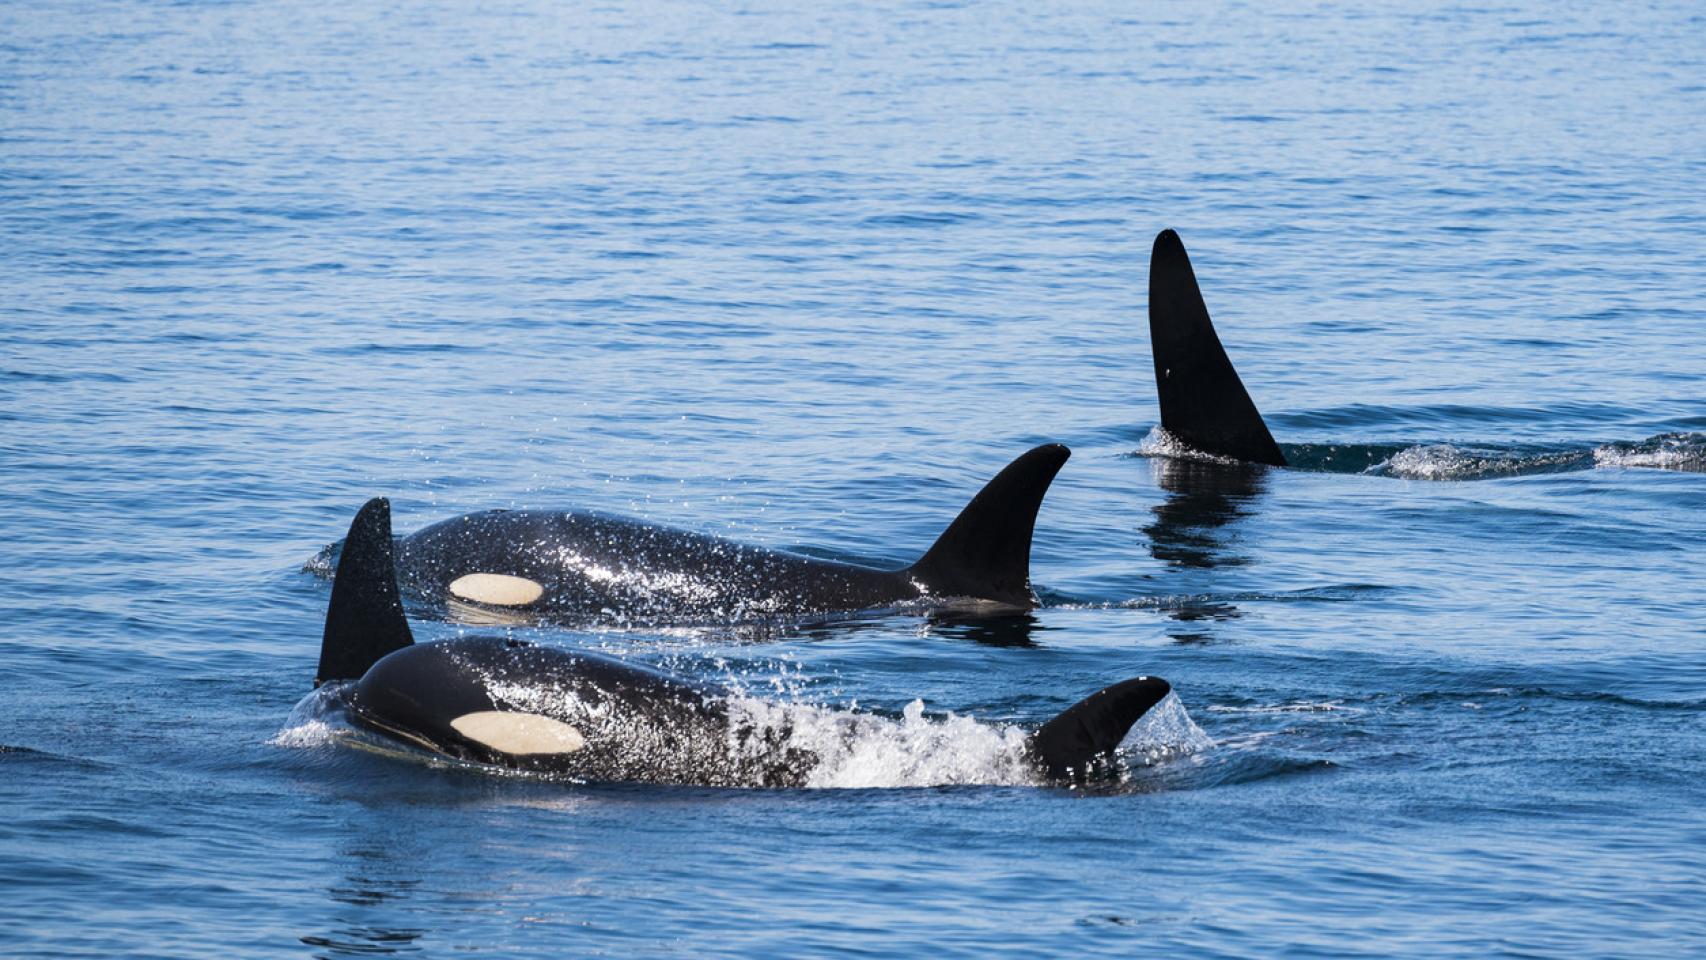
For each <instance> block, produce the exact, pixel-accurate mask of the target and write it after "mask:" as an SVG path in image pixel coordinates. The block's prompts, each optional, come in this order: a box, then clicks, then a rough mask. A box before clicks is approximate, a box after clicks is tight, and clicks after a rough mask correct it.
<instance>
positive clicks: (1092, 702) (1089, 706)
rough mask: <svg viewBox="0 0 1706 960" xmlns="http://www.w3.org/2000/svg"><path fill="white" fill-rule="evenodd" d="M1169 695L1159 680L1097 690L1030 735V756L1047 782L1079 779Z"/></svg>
mask: <svg viewBox="0 0 1706 960" xmlns="http://www.w3.org/2000/svg"><path fill="white" fill-rule="evenodd" d="M1172 689H1173V688H1172V687H1171V686H1169V685H1168V684H1167V681H1165V680H1163V679H1161V678H1160V677H1136V678H1133V679H1131V680H1126V681H1123V682H1121V683H1116V684H1114V685H1113V686H1111V687H1108V688H1106V689H1103V690H1098V691H1096V692H1095V693H1092V694H1091V695H1089V696H1088V697H1085V698H1084V699H1083V700H1080V701H1078V702H1077V703H1075V704H1073V705H1072V706H1070V707H1068V708H1066V710H1065V711H1063V712H1062V713H1061V714H1060V715H1059V716H1057V717H1055V718H1054V719H1053V720H1050V721H1049V722H1047V723H1045V724H1043V725H1042V728H1041V729H1039V730H1038V731H1037V732H1036V733H1034V734H1032V735H1031V752H1032V753H1033V754H1034V755H1035V756H1036V758H1037V760H1039V761H1040V762H1041V763H1042V766H1043V769H1044V770H1045V771H1047V773H1048V775H1049V776H1051V777H1054V778H1056V779H1067V778H1072V777H1082V776H1084V775H1085V774H1086V773H1088V772H1089V771H1090V766H1091V765H1092V764H1093V763H1094V762H1095V760H1096V758H1098V757H1101V756H1103V755H1105V754H1107V753H1109V752H1110V751H1112V750H1113V749H1114V748H1115V747H1117V746H1119V745H1120V741H1121V740H1124V739H1125V735H1126V734H1127V733H1129V732H1130V731H1131V725H1132V724H1134V723H1136V722H1137V721H1138V718H1139V717H1142V716H1143V715H1144V714H1146V713H1148V712H1149V708H1151V707H1153V706H1155V705H1156V704H1157V703H1160V702H1161V701H1162V700H1163V699H1164V698H1165V697H1166V696H1167V694H1168V693H1169V692H1171V691H1172Z"/></svg>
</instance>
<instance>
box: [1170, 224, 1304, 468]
mask: <svg viewBox="0 0 1706 960" xmlns="http://www.w3.org/2000/svg"><path fill="white" fill-rule="evenodd" d="M1149 344H1150V350H1151V351H1152V352H1153V353H1154V355H1155V387H1156V392H1157V393H1159V394H1160V397H1161V427H1162V429H1164V430H1166V431H1167V432H1168V433H1170V434H1172V435H1173V436H1174V437H1177V438H1178V439H1179V440H1181V441H1183V442H1184V443H1186V444H1188V445H1189V446H1191V447H1192V448H1194V449H1197V450H1201V451H1202V452H1204V453H1212V454H1217V455H1219V456H1223V457H1233V458H1236V459H1238V460H1247V461H1249V462H1251V463H1266V464H1270V465H1272V466H1276V467H1283V466H1285V454H1283V453H1281V452H1280V448H1279V445H1278V444H1276V443H1274V437H1273V434H1271V433H1269V432H1268V426H1267V424H1265V423H1263V422H1262V415H1261V414H1260V413H1258V412H1257V411H1256V404H1255V402H1254V401H1252V400H1251V399H1250V394H1249V393H1248V392H1247V391H1245V389H1244V383H1243V381H1241V380H1239V379H1238V371H1236V370H1234V369H1232V361H1231V360H1229V359H1227V356H1226V348H1224V347H1222V346H1221V345H1220V338H1219V337H1218V336H1216V335H1215V332H1214V323H1213V322H1211V321H1210V320H1209V318H1208V306H1207V305H1206V304H1204V303H1203V299H1202V290H1200V289H1199V288H1198V287H1197V276H1196V274H1195V273H1194V272H1193V271H1192V270H1191V258H1190V257H1189V256H1187V255H1186V254H1185V245H1184V243H1183V242H1182V241H1180V240H1179V235H1178V234H1177V233H1174V232H1173V231H1171V230H1163V231H1161V234H1160V236H1157V237H1156V238H1155V249H1154V250H1153V251H1151V253H1150V255H1149Z"/></svg>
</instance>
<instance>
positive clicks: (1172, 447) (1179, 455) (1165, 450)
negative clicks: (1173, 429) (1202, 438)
mask: <svg viewBox="0 0 1706 960" xmlns="http://www.w3.org/2000/svg"><path fill="white" fill-rule="evenodd" d="M1136 453H1137V456H1140V457H1168V458H1171V459H1174V460H1200V461H1202V462H1204V463H1223V464H1228V465H1242V464H1243V461H1242V460H1238V459H1236V458H1233V457H1223V456H1220V455H1218V454H1213V453H1205V452H1203V451H1201V450H1198V449H1197V448H1196V447H1193V446H1191V445H1190V444H1188V443H1186V442H1185V441H1183V440H1180V439H1179V438H1178V437H1175V436H1173V435H1172V434H1171V433H1168V432H1167V431H1166V430H1164V429H1162V428H1161V427H1159V426H1156V427H1153V428H1151V429H1150V431H1149V434H1148V435H1147V436H1145V437H1144V438H1143V439H1142V440H1141V441H1139V442H1138V444H1137V451H1136Z"/></svg>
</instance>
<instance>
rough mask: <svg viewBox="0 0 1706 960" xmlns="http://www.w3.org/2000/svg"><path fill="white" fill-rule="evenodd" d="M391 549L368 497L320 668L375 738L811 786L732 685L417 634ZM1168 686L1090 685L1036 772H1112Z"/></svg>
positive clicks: (328, 691)
mask: <svg viewBox="0 0 1706 960" xmlns="http://www.w3.org/2000/svg"><path fill="white" fill-rule="evenodd" d="M393 548H394V545H393V541H392V537H391V510H390V504H389V502H388V501H386V500H385V499H383V498H376V499H373V500H370V501H368V502H367V504H366V505H365V506H363V507H362V508H361V510H360V512H359V513H357V514H356V517H355V519H354V521H353V522H352V523H351V524H350V530H349V536H348V538H347V539H346V540H345V541H344V548H343V551H342V554H341V556H340V557H339V560H338V570H337V576H336V579H335V580H334V581H333V585H332V597H331V601H330V603H329V604H328V605H327V609H326V627H325V633H324V636H323V638H322V640H321V647H320V663H319V668H318V670H317V671H316V677H315V687H316V688H323V690H324V695H325V696H327V697H329V698H330V699H331V700H332V701H333V702H334V703H335V705H336V706H338V707H341V709H342V710H343V712H344V715H345V716H347V717H348V719H349V720H350V722H351V724H352V725H353V726H354V727H356V728H359V729H361V730H363V731H366V732H367V733H370V734H375V735H377V738H378V739H379V740H380V741H381V742H382V743H383V744H384V746H377V745H374V744H372V743H366V744H365V746H366V748H367V749H370V750H375V751H376V752H380V753H396V754H402V755H404V756H408V755H410V754H411V753H413V754H414V755H416V756H419V755H420V753H421V752H423V751H424V753H425V754H426V755H427V756H428V757H431V758H434V759H444V760H451V761H461V762H467V763H474V764H481V765H486V766H491V767H498V768H504V769H509V770H518V771H525V772H533V773H540V774H547V775H554V776H562V777H569V778H573V779H576V780H583V781H634V782H647V783H683V784H699V785H706V786H754V787H786V786H802V785H805V784H806V783H807V782H808V778H809V776H810V774H811V772H812V770H813V768H814V767H815V766H816V765H817V764H818V763H819V757H818V756H817V755H816V754H815V753H813V752H812V750H810V749H808V748H803V747H801V746H798V745H795V744H793V743H791V742H790V741H791V736H790V734H791V729H790V728H789V727H787V726H786V725H783V726H781V727H778V726H777V725H775V724H757V723H754V722H753V721H752V720H751V719H750V718H749V717H747V716H746V715H744V714H742V713H740V712H739V711H737V710H735V709H733V708H732V707H731V705H730V703H731V699H730V698H731V692H730V691H728V690H724V689H720V688H718V687H715V686H711V685H707V684H701V683H694V682H690V681H689V680H686V679H684V678H681V677H678V676H674V675H672V674H669V673H666V672H664V671H661V670H657V669H654V668H651V667H648V666H642V665H639V664H634V663H628V662H624V661H622V660H619V659H616V658H613V657H609V656H605V655H602V654H596V653H589V652H581V651H571V650H568V649H564V648H559V647H551V646H543V645H536V644H533V643H529V642H526V641H522V640H518V639H512V638H507V637H496V636H463V637H457V638H454V639H448V640H440V641H436V642H431V643H422V644H417V643H415V642H414V638H413V636H412V635H411V633H410V630H409V623H408V620H407V619H406V617H405V615H404V611H403V605H402V598H401V595H400V592H399V590H398V586H397V577H396V572H395V567H394V565H393V564H394V553H393ZM1170 689H1171V688H1170V687H1169V686H1168V684H1167V682H1166V681H1164V680H1161V679H1159V678H1155V677H1137V678H1134V679H1131V680H1126V681H1124V682H1122V683H1117V684H1114V685H1113V686H1111V687H1108V688H1106V689H1104V690H1100V691H1098V692H1096V693H1094V694H1091V695H1090V696H1089V697H1087V698H1085V699H1084V700H1082V701H1080V702H1078V703H1077V704H1075V705H1073V706H1072V707H1070V708H1068V709H1067V710H1065V711H1064V712H1062V713H1061V714H1060V715H1058V716H1056V717H1055V718H1054V719H1052V720H1049V721H1048V722H1047V723H1045V724H1043V725H1042V727H1041V728H1040V729H1038V730H1037V731H1036V732H1035V733H1033V734H1031V735H1030V736H1029V738H1028V739H1027V740H1026V741H1025V746H1024V751H1025V758H1026V762H1028V763H1029V764H1030V766H1031V767H1032V768H1033V769H1034V771H1035V773H1036V774H1037V775H1038V777H1039V778H1040V779H1048V780H1054V781H1069V782H1082V781H1085V780H1087V779H1092V778H1096V777H1098V776H1102V775H1105V774H1106V773H1107V772H1108V771H1110V770H1111V769H1113V767H1112V757H1113V751H1114V749H1115V748H1116V747H1117V746H1118V745H1119V743H1120V741H1121V740H1122V739H1124V738H1125V735H1126V733H1127V732H1128V731H1129V730H1130V728H1131V726H1132V724H1133V723H1135V722H1136V721H1137V720H1138V719H1139V718H1140V717H1142V716H1143V715H1144V713H1146V712H1148V710H1149V709H1150V708H1151V707H1153V706H1154V705H1155V704H1156V703H1158V702H1160V701H1161V700H1162V699H1163V698H1164V697H1166V696H1167V694H1168V692H1169V690H1170ZM351 742H352V743H353V744H355V745H358V746H363V745H364V743H363V741H359V740H352V741H351ZM410 748H413V749H412V751H411V749H410Z"/></svg>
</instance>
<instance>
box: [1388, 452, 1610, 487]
mask: <svg viewBox="0 0 1706 960" xmlns="http://www.w3.org/2000/svg"><path fill="white" fill-rule="evenodd" d="M1592 465H1593V455H1592V454H1591V453H1589V452H1588V451H1586V450H1562V451H1549V452H1543V453H1526V452H1522V451H1517V450H1508V449H1507V450H1500V449H1495V448H1484V447H1467V448H1466V447H1458V446H1455V445H1453V444H1449V443H1436V444H1427V445H1421V446H1414V447H1406V448H1404V449H1402V450H1400V451H1398V452H1397V453H1394V454H1393V455H1392V456H1390V457H1388V458H1387V459H1385V460H1383V461H1381V462H1380V463H1377V464H1375V465H1374V466H1371V467H1369V468H1367V469H1366V470H1365V471H1363V472H1364V473H1368V474H1371V475H1373V476H1384V477H1397V478H1399V479H1402V480H1486V479H1490V478H1493V477H1518V476H1529V475H1532V474H1539V473H1561V472H1564V471H1566V470H1583V469H1586V468H1588V467H1591V466H1592Z"/></svg>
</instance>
